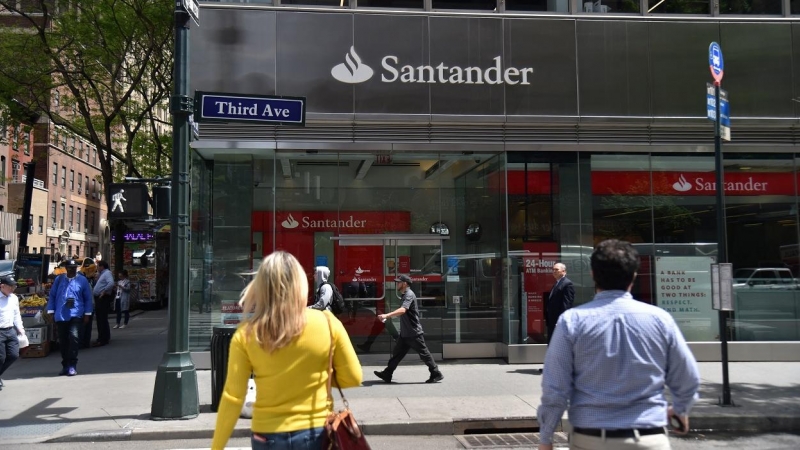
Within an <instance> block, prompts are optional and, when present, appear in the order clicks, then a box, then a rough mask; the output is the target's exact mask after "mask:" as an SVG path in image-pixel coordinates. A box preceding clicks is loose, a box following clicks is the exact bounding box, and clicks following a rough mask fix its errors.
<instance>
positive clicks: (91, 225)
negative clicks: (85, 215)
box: [89, 211, 95, 234]
mask: <svg viewBox="0 0 800 450" xmlns="http://www.w3.org/2000/svg"><path fill="white" fill-rule="evenodd" d="M94 223H95V220H94V211H92V220H91V222H89V233H91V234H95V233H94Z"/></svg>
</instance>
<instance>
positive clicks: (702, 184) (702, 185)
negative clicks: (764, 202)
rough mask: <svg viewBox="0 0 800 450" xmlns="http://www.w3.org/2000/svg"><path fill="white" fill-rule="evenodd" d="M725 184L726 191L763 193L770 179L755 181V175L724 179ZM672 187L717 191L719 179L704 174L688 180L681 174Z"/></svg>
mask: <svg viewBox="0 0 800 450" xmlns="http://www.w3.org/2000/svg"><path fill="white" fill-rule="evenodd" d="M723 185H724V186H725V192H728V191H737V192H747V193H753V194H758V193H763V192H767V188H768V185H769V182H768V181H754V180H753V177H747V178H746V179H744V180H732V181H724V182H723ZM672 188H673V189H675V190H676V191H678V192H688V191H691V190H692V189H694V190H695V191H697V192H716V191H717V181H716V178H715V177H714V176H713V175H712V176H711V177H710V178H706V177H703V176H699V177H696V178H695V179H694V180H692V182H691V183H690V182H689V181H687V180H686V178H685V177H684V176H683V174H681V176H680V177H679V178H678V181H676V182H675V183H674V184H673V185H672Z"/></svg>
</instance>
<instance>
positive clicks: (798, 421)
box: [44, 415, 800, 443]
mask: <svg viewBox="0 0 800 450" xmlns="http://www.w3.org/2000/svg"><path fill="white" fill-rule="evenodd" d="M564 422H565V423H564V426H565V428H566V427H568V425H567V424H566V422H567V421H566V420H564ZM690 423H691V429H692V430H693V431H707V430H713V431H727V432H731V431H733V432H747V433H793V432H794V433H796V432H798V431H800V416H792V415H775V416H756V415H750V416H745V415H699V416H692V417H691V418H690ZM361 427H362V429H363V430H364V434H366V435H370V436H412V435H425V436H458V435H467V434H493V433H523V432H524V433H529V432H538V431H539V423H538V422H537V420H536V417H497V418H471V419H445V420H416V421H394V422H369V421H366V422H361ZM557 431H562V427H559V428H558V430H557ZM213 435H214V430H213V429H210V428H197V429H191V428H181V429H166V430H150V429H135V428H134V429H125V430H112V431H95V432H87V433H76V434H70V435H66V436H59V437H56V438H52V439H48V440H45V441H44V443H68V442H111V441H160V440H182V439H209V440H210V439H211V438H212V437H213ZM249 436H250V429H249V428H244V427H237V428H235V429H234V430H233V433H232V434H231V437H232V438H246V437H249Z"/></svg>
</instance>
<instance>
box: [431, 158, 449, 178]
mask: <svg viewBox="0 0 800 450" xmlns="http://www.w3.org/2000/svg"><path fill="white" fill-rule="evenodd" d="M455 163H456V161H455V160H454V159H449V160H447V161H441V160H440V161H436V163H435V164H434V165H432V166H431V167H430V168H429V169H428V170H426V171H425V179H426V180H432V179H434V178H436V177H438V176H439V175H440V174H441V173H442V172H444V171H445V170H447V169H449V168H450V166H452V165H453V164H455Z"/></svg>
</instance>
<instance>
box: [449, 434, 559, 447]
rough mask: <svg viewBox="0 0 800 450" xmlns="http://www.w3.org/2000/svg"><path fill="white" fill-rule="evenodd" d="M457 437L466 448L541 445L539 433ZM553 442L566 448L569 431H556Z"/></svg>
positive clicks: (556, 445) (555, 445)
mask: <svg viewBox="0 0 800 450" xmlns="http://www.w3.org/2000/svg"><path fill="white" fill-rule="evenodd" d="M456 439H458V442H460V443H461V445H463V446H464V448H536V446H537V445H539V433H502V434H467V435H461V436H456ZM553 444H554V447H555V448H566V445H567V433H563V432H556V433H555V434H554V435H553ZM559 444H564V445H559Z"/></svg>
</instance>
